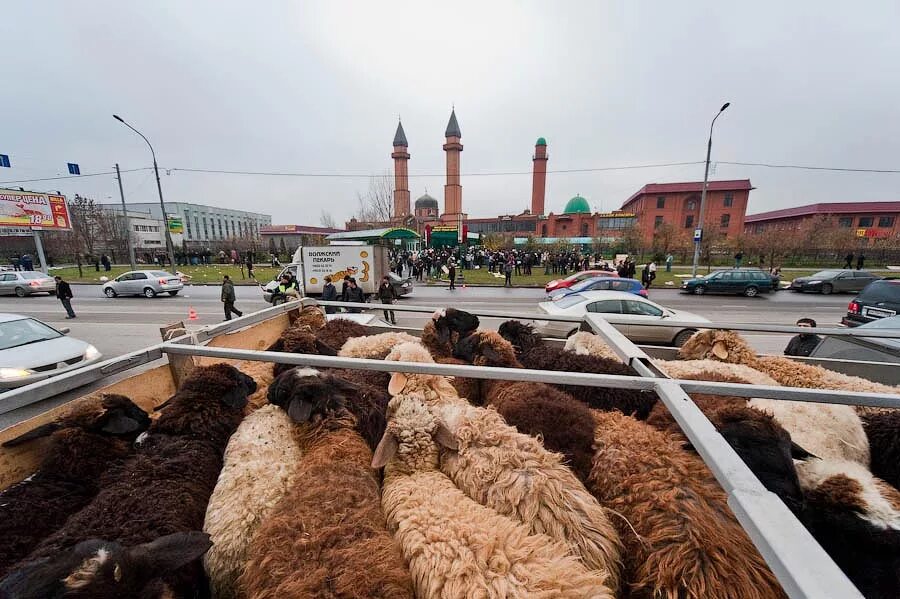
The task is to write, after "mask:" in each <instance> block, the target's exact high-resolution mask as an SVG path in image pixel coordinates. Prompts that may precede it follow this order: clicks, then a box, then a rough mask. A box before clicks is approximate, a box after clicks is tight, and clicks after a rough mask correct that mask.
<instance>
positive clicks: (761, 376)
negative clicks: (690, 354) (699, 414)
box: [653, 360, 781, 387]
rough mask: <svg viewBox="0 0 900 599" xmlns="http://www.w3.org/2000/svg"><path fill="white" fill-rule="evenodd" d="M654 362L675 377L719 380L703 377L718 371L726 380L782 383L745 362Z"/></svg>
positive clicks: (774, 384) (733, 381)
mask: <svg viewBox="0 0 900 599" xmlns="http://www.w3.org/2000/svg"><path fill="white" fill-rule="evenodd" d="M653 362H654V363H655V364H656V365H657V366H659V368H660V370H662V371H663V372H665V373H666V374H667V375H669V376H670V377H672V378H673V379H689V380H695V381H702V380H708V381H712V380H719V379H704V378H703V377H704V376H706V375H708V374H709V373H716V374H718V375H720V376H725V377H728V378H727V379H725V382H731V383H742V384H745V385H764V386H767V387H779V386H781V383H779V382H778V381H776V380H775V379H773V378H772V377H770V376H769V375H768V374H765V373H763V372H760V371H759V370H756V369H755V368H750V367H749V366H745V365H743V364H729V363H727V362H717V361H716V360H654V361H653Z"/></svg>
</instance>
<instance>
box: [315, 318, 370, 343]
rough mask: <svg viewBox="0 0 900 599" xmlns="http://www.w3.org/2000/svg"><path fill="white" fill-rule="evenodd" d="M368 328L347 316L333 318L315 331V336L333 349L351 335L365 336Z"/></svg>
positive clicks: (345, 341)
mask: <svg viewBox="0 0 900 599" xmlns="http://www.w3.org/2000/svg"><path fill="white" fill-rule="evenodd" d="M368 332H369V330H368V329H367V328H366V327H364V326H363V325H361V324H359V323H357V322H355V321H353V320H350V319H349V318H334V319H332V320H329V321H328V322H327V323H325V326H323V327H322V328H320V329H319V330H317V331H316V338H317V339H318V340H319V341H321V342H322V343H324V344H325V345H327V346H328V347H333V348H335V350H337V349H339V348H341V347H343V346H344V344H345V343H347V340H349V339H350V338H351V337H365V336H366V335H367V334H368Z"/></svg>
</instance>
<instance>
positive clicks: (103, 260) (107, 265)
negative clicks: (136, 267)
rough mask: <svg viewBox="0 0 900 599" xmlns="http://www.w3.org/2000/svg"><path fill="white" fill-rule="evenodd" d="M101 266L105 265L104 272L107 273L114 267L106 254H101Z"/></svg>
mask: <svg viewBox="0 0 900 599" xmlns="http://www.w3.org/2000/svg"><path fill="white" fill-rule="evenodd" d="M100 264H102V265H103V270H104V271H106V272H109V271H110V270H111V268H112V265H111V263H110V261H109V256H107V255H106V254H101V256H100Z"/></svg>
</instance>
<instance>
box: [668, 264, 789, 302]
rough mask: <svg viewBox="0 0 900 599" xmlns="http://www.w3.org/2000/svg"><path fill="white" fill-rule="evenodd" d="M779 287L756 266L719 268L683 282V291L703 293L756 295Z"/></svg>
mask: <svg viewBox="0 0 900 599" xmlns="http://www.w3.org/2000/svg"><path fill="white" fill-rule="evenodd" d="M776 288H777V284H776V283H775V280H774V279H773V278H772V275H770V274H769V273H767V272H764V271H762V270H759V269H755V268H731V269H728V270H717V271H716V272H714V273H711V274H708V275H706V276H705V277H700V278H697V279H689V280H687V281H682V282H681V291H683V292H685V293H693V294H695V295H703V294H704V293H738V294H741V295H746V296H747V297H755V296H757V295H758V294H760V293H769V292H770V291H773V290H775V289H776Z"/></svg>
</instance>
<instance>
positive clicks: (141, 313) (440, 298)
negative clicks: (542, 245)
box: [0, 285, 852, 357]
mask: <svg viewBox="0 0 900 599" xmlns="http://www.w3.org/2000/svg"><path fill="white" fill-rule="evenodd" d="M72 287H73V292H74V294H75V299H74V300H73V302H72V303H73V307H74V309H75V312H76V314H77V315H78V318H76V319H74V320H66V319H65V311H64V310H63V308H62V305H61V304H60V303H59V301H58V300H57V299H56V298H54V297H49V296H46V295H43V296H40V295H37V296H32V297H25V298H17V297H0V312H13V313H17V314H25V315H28V316H34V317H35V318H38V319H40V320H43V321H45V322H48V323H50V324H51V325H54V326H58V327H62V326H68V327H70V328H71V333H70V334H71V335H72V336H73V337H77V338H79V339H83V340H85V341H88V342H90V343H92V344H94V345H95V346H96V347H97V348H98V349H99V350H100V351H101V352H102V353H103V354H104V356H106V357H113V356H116V355H119V354H123V353H126V352H129V351H133V350H136V349H140V348H141V347H145V346H147V345H151V344H154V343H157V342H158V341H159V340H160V336H159V328H160V327H161V326H164V325H166V324H169V323H172V322H177V321H180V320H181V321H184V322H185V323H186V324H188V328H192V327H200V326H204V325H209V324H213V323H217V322H220V321H221V320H222V319H223V318H224V315H223V313H222V303H221V302H220V301H219V294H220V288H219V287H214V286H196V287H194V286H191V287H187V288H185V290H184V291H183V292H182V293H181V294H179V295H178V296H176V297H168V296H165V297H157V298H153V299H147V298H144V297H133V298H129V297H119V298H114V299H109V298H106V297H104V296H103V295H101V293H100V287H99V286H93V285H73V286H72ZM235 291H236V294H237V307H238V309H239V310H242V311H244V312H253V311H256V310H260V309H263V308H266V307H268V304H267V303H265V302H264V301H263V300H262V296H261V293H260V291H259V290H258V289H257V288H251V287H236V288H235ZM544 298H545V295H544V293H543V290H541V289H517V288H512V289H504V288H502V287H500V288H498V287H467V288H458V289H456V290H454V291H449V290H448V289H447V288H446V287H418V288H416V289H415V291H414V292H413V293H412V294H411V295H409V296H406V297H405V298H404V299H402V300H401V303H403V304H421V305H426V306H454V307H456V308H459V309H463V310H465V309H477V308H479V307H480V308H491V309H494V310H504V311H510V312H512V311H517V312H528V313H533V312H536V311H537V303H538V302H540V301H543V300H544ZM650 298H651V299H652V300H654V301H656V302H658V303H660V304H663V305H665V306H668V307H670V308H675V309H679V310H687V311H690V312H694V313H696V314H699V315H701V316H705V317H706V318H709V319H710V320H712V321H726V320H729V321H738V322H748V323H753V322H755V323H759V322H762V323H772V324H785V325H790V324H794V322H795V321H796V320H797V319H798V318H800V317H801V316H806V317H811V318H814V319H816V321H818V322H819V323H820V324H821V325H822V326H825V325H836V324H838V323H839V322H840V319H841V316H843V315H844V313H845V312H846V308H847V304H848V302H849V301H850V299H851V298H852V296H850V295H831V296H821V295H809V294H802V295H801V294H796V293H793V292H787V291H781V292H778V293H774V294H769V295H766V296H760V297H756V298H745V297H741V296H713V295H705V296H702V297H701V296H693V295H685V294H681V293H679V292H678V291H677V290H675V289H652V290H651V291H650ZM191 308H193V309H194V310H195V311H196V312H197V316H198V319H197V320H196V321H188V312H189V310H190V309H191ZM376 313H378V314H380V310H378V311H377V312H376ZM397 314H398V324H400V325H403V326H413V327H421V326H422V325H423V324H424V322H425V319H426V318H427V317H428V316H427V315H425V314H422V315H418V314H408V313H401V312H398V313H397ZM500 322H501V320H499V319H484V325H485V326H487V327H496V326H497V325H499V324H500ZM748 338H749V339H750V341H751V342H752V343H753V345H754V346H755V347H756V349H757V350H759V351H765V352H773V353H780V352H781V350H782V349H783V348H784V346H785V345H786V344H787V341H788V338H787V337H785V336H783V335H767V334H760V335H748Z"/></svg>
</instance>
